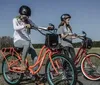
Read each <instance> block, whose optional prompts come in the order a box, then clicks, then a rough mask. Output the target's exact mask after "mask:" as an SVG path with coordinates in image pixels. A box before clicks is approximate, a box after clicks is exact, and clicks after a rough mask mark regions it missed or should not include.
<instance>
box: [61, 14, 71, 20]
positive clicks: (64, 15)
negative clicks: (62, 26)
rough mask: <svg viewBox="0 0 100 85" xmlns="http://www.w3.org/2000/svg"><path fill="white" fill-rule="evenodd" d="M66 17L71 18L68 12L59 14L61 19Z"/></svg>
mask: <svg viewBox="0 0 100 85" xmlns="http://www.w3.org/2000/svg"><path fill="white" fill-rule="evenodd" d="M66 18H71V16H70V14H63V15H61V21H63V20H64V19H66Z"/></svg>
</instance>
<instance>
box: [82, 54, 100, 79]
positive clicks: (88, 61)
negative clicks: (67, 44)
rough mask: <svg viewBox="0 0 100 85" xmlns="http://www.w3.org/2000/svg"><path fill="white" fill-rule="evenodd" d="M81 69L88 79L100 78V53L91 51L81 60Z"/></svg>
mask: <svg viewBox="0 0 100 85" xmlns="http://www.w3.org/2000/svg"><path fill="white" fill-rule="evenodd" d="M81 70H82V73H83V74H84V76H85V77H86V78H87V79H89V80H99V79H100V55H99V54H96V53H91V54H88V55H86V57H85V58H84V59H83V60H82V63H81Z"/></svg>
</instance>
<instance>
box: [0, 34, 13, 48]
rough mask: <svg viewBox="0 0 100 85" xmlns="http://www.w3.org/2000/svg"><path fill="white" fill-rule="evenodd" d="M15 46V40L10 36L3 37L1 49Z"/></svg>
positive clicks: (0, 42)
mask: <svg viewBox="0 0 100 85" xmlns="http://www.w3.org/2000/svg"><path fill="white" fill-rule="evenodd" d="M12 46H13V38H11V37H9V36H3V37H2V38H1V39H0V49H1V48H4V47H12Z"/></svg>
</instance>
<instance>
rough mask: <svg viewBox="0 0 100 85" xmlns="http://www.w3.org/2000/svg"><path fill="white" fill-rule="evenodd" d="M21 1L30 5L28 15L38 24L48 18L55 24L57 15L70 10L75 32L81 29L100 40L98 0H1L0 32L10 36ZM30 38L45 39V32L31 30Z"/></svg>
mask: <svg viewBox="0 0 100 85" xmlns="http://www.w3.org/2000/svg"><path fill="white" fill-rule="evenodd" d="M21 5H28V6H29V7H30V8H31V9H32V16H31V19H32V20H33V22H35V23H36V24H37V25H38V26H45V27H46V26H48V23H50V22H51V23H53V24H54V25H55V26H56V27H58V25H59V23H60V16H61V15H62V14H63V13H69V14H70V15H71V16H72V18H71V21H70V24H71V26H72V28H73V32H74V33H79V34H81V31H82V30H84V31H86V32H87V34H88V36H89V37H91V38H92V39H93V40H96V41H98V40H100V0H0V29H1V31H0V36H11V37H13V31H14V30H13V25H12V19H13V18H14V17H16V16H17V15H18V9H19V7H20V6H21ZM31 39H32V42H33V43H41V42H42V43H43V42H44V36H42V35H41V34H40V33H38V32H37V31H34V30H33V31H32V33H31Z"/></svg>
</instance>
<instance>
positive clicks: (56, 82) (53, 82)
mask: <svg viewBox="0 0 100 85" xmlns="http://www.w3.org/2000/svg"><path fill="white" fill-rule="evenodd" d="M52 61H53V63H54V66H55V67H56V69H57V71H58V74H56V72H55V70H54V68H53V66H52V64H51V62H50V60H48V61H47V63H46V69H45V70H46V75H47V80H48V83H49V84H50V85H76V81H77V75H76V72H75V67H74V65H73V63H72V62H71V61H70V60H69V59H67V58H66V57H65V56H64V55H61V54H56V55H53V56H52ZM64 64H66V67H64V66H65V65H64Z"/></svg>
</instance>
